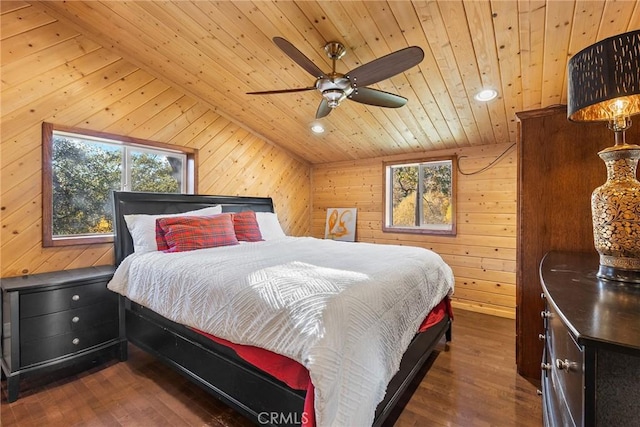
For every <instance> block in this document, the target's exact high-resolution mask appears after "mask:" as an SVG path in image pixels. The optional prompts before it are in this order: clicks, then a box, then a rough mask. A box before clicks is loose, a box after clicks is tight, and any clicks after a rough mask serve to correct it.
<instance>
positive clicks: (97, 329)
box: [20, 321, 118, 367]
mask: <svg viewBox="0 0 640 427" xmlns="http://www.w3.org/2000/svg"><path fill="white" fill-rule="evenodd" d="M117 337H118V322H117V321H110V322H107V323H102V324H100V325H97V326H94V327H93V328H90V329H84V330H80V331H75V332H70V333H67V334H63V335H56V336H53V337H48V338H43V339H39V340H35V341H29V342H25V343H22V344H21V346H20V349H21V352H20V366H21V367H26V366H29V365H33V364H35V363H38V362H44V361H49V360H52V359H55V358H57V357H61V356H69V355H72V354H74V353H77V352H79V351H81V350H84V349H86V348H89V347H92V346H95V345H98V344H102V343H106V342H107V341H110V340H112V339H116V338H117Z"/></svg>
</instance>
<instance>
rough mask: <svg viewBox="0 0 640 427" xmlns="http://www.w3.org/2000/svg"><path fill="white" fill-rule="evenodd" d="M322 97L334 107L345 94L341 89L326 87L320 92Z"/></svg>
mask: <svg viewBox="0 0 640 427" xmlns="http://www.w3.org/2000/svg"><path fill="white" fill-rule="evenodd" d="M322 97H323V98H324V99H326V100H327V104H329V107H331V108H336V107H337V106H338V105H340V103H341V102H342V100H343V99H345V98H346V97H347V95H345V93H344V91H343V90H342V89H327V90H325V91H323V92H322Z"/></svg>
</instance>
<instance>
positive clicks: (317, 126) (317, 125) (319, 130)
mask: <svg viewBox="0 0 640 427" xmlns="http://www.w3.org/2000/svg"><path fill="white" fill-rule="evenodd" d="M311 132H313V133H322V132H324V127H323V126H322V125H321V124H320V123H314V124H312V125H311Z"/></svg>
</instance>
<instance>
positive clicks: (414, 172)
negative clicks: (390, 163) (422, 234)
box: [391, 166, 419, 226]
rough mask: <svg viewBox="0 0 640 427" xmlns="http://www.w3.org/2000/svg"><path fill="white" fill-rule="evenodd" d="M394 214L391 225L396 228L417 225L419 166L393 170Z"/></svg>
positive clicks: (399, 167)
mask: <svg viewBox="0 0 640 427" xmlns="http://www.w3.org/2000/svg"><path fill="white" fill-rule="evenodd" d="M391 170H392V173H391V182H392V189H393V193H392V209H393V210H392V214H391V218H392V220H391V224H392V225H395V226H415V225H417V220H416V217H418V218H419V216H417V215H416V212H417V209H418V208H417V206H416V195H417V194H418V166H398V167H392V168H391Z"/></svg>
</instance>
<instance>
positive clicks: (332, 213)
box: [324, 208, 357, 242]
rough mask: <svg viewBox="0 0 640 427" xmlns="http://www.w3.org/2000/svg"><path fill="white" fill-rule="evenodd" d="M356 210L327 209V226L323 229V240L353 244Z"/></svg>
mask: <svg viewBox="0 0 640 427" xmlns="http://www.w3.org/2000/svg"><path fill="white" fill-rule="evenodd" d="M356 210H357V209H356V208H329V209H327V224H326V226H325V229H324V238H325V239H332V240H343V241H345V242H355V240H356Z"/></svg>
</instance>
